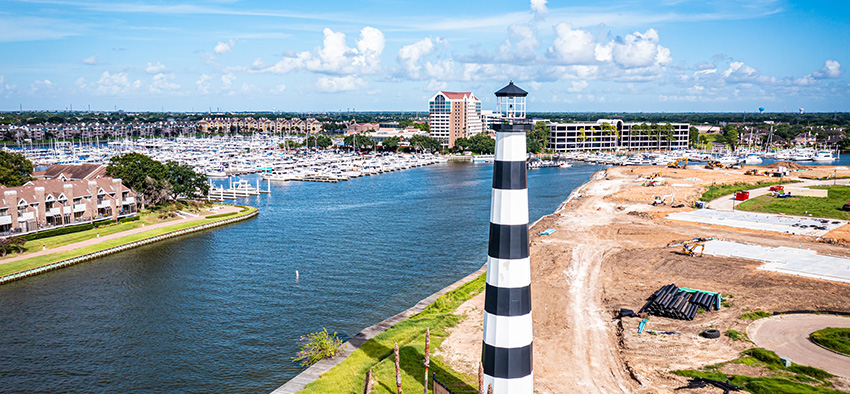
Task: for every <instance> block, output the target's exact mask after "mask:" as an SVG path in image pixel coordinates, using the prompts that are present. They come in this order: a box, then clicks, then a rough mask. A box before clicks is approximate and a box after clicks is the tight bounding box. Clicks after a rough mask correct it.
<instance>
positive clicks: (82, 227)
mask: <svg viewBox="0 0 850 394" xmlns="http://www.w3.org/2000/svg"><path fill="white" fill-rule="evenodd" d="M94 227H95V226H94V225H93V224H92V223H86V224H79V225H74V226H68V227H60V228H54V229H51V230H46V231H39V232H37V233H32V234H27V235H22V236H21V237H23V238H24V239H26V240H27V241H32V240H36V239H41V238H47V237H54V236H57V235H64V234H71V233H76V232H80V231H86V230H91V229H93V228H94Z"/></svg>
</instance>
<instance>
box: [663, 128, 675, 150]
mask: <svg viewBox="0 0 850 394" xmlns="http://www.w3.org/2000/svg"><path fill="white" fill-rule="evenodd" d="M661 127H662V131H663V133H664V139H666V140H667V150H668V151H669V150H671V149H672V146H671V145H672V143H673V140H674V139H675V138H674V133H673V131H674V130H675V129H674V128H673V125H671V124H670V122H667V123H666V124H664V126H661Z"/></svg>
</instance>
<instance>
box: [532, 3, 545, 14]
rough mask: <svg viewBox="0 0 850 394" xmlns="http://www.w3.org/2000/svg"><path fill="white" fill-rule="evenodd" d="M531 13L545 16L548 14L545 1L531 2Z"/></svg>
mask: <svg viewBox="0 0 850 394" xmlns="http://www.w3.org/2000/svg"><path fill="white" fill-rule="evenodd" d="M531 11H534V13H535V14H538V15H546V14H547V13H548V12H549V9H548V8H546V0H531Z"/></svg>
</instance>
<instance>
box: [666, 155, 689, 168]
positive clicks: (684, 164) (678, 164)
mask: <svg viewBox="0 0 850 394" xmlns="http://www.w3.org/2000/svg"><path fill="white" fill-rule="evenodd" d="M667 167H669V168H681V169H685V168H688V158H686V157H685V158H680V159H676V160H675V161H672V162H670V163H667Z"/></svg>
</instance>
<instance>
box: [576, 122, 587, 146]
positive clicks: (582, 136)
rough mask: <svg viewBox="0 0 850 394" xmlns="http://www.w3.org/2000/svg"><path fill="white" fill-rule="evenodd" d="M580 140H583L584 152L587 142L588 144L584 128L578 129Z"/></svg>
mask: <svg viewBox="0 0 850 394" xmlns="http://www.w3.org/2000/svg"><path fill="white" fill-rule="evenodd" d="M578 139H580V140H581V150H584V149H585V142H587V134H585V132H584V127H582V128H580V129H578Z"/></svg>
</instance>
